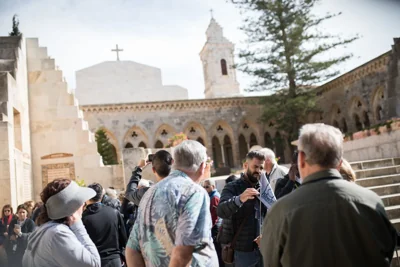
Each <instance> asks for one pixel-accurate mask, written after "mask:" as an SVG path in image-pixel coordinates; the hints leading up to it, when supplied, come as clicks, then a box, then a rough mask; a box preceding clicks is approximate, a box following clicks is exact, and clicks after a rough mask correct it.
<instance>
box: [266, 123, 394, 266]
mask: <svg viewBox="0 0 400 267" xmlns="http://www.w3.org/2000/svg"><path fill="white" fill-rule="evenodd" d="M298 151H299V155H298V160H297V162H298V164H297V166H298V168H299V172H300V177H301V179H302V185H301V186H300V187H299V188H298V189H296V190H295V191H293V192H292V193H290V194H289V195H287V196H286V197H284V198H282V199H280V200H279V201H278V202H276V203H275V204H274V206H273V207H272V208H271V210H270V211H269V212H268V215H267V218H266V219H265V223H264V225H263V227H264V228H263V235H262V239H261V252H262V255H263V257H264V264H265V266H269V267H280V266H284V267H294V266H296V267H297V266H307V267H314V266H315V267H317V266H324V267H338V266H340V267H353V266H365V267H376V266H390V262H391V261H392V258H393V252H394V248H395V245H396V230H395V229H394V228H393V226H392V224H391V223H390V221H389V220H388V217H387V215H386V212H385V207H384V205H383V202H382V200H381V199H380V197H379V196H378V195H377V194H375V193H374V192H373V191H371V190H368V189H366V188H363V187H361V186H358V185H356V184H355V183H349V182H347V181H346V180H344V179H343V178H342V176H341V175H340V173H339V171H338V170H337V167H338V166H339V165H340V163H341V159H342V156H343V136H342V133H341V132H340V131H339V130H338V129H337V128H335V127H332V126H329V125H325V124H321V123H316V124H306V125H304V126H303V127H302V128H301V129H300V137H299V143H298Z"/></svg>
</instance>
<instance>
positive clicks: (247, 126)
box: [238, 119, 261, 150]
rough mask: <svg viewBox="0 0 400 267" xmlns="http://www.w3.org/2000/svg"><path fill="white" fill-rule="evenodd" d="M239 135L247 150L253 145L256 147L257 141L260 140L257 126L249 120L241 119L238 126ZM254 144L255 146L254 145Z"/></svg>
mask: <svg viewBox="0 0 400 267" xmlns="http://www.w3.org/2000/svg"><path fill="white" fill-rule="evenodd" d="M238 133H239V135H240V134H242V135H243V136H244V138H245V141H246V144H247V148H248V150H249V149H250V148H251V147H252V146H253V145H258V144H259V142H258V140H261V138H260V136H259V134H258V133H259V131H258V127H257V124H256V123H254V122H253V121H251V120H248V119H243V120H242V121H241V123H240V124H239V132H238ZM254 143H255V144H254Z"/></svg>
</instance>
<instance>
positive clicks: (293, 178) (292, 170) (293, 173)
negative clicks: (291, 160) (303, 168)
mask: <svg viewBox="0 0 400 267" xmlns="http://www.w3.org/2000/svg"><path fill="white" fill-rule="evenodd" d="M296 173H297V168H296V166H294V165H292V166H291V167H290V170H289V180H291V181H293V182H295V181H296Z"/></svg>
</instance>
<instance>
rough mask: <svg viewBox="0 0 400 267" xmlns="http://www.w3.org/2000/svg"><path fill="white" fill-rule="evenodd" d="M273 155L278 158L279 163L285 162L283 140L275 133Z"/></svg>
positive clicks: (278, 133)
mask: <svg viewBox="0 0 400 267" xmlns="http://www.w3.org/2000/svg"><path fill="white" fill-rule="evenodd" d="M274 139H275V140H274V141H275V142H274V143H275V155H276V157H279V158H280V162H285V139H284V138H283V137H282V135H281V133H280V132H279V131H277V132H276V133H275V138H274Z"/></svg>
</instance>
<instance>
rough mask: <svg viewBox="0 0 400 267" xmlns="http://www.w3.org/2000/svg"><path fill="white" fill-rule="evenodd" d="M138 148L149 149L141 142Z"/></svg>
mask: <svg viewBox="0 0 400 267" xmlns="http://www.w3.org/2000/svg"><path fill="white" fill-rule="evenodd" d="M138 147H143V148H147V146H146V144H145V143H144V142H140V143H139V145H138Z"/></svg>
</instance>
